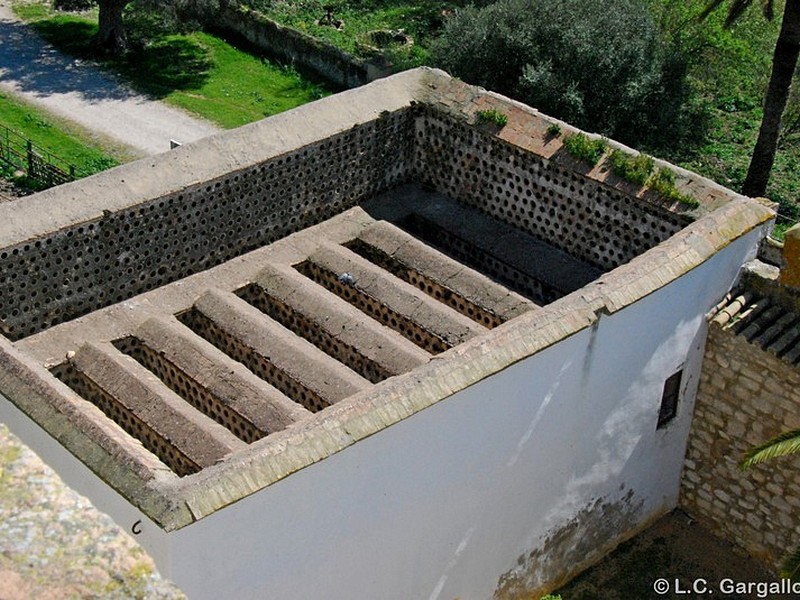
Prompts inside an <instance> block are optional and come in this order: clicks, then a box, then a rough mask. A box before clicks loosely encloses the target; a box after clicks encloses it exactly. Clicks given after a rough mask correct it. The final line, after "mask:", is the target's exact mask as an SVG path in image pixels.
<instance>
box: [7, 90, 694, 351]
mask: <svg viewBox="0 0 800 600" xmlns="http://www.w3.org/2000/svg"><path fill="white" fill-rule="evenodd" d="M412 180H416V181H421V182H423V183H426V184H429V185H431V186H432V187H435V188H436V189H437V190H439V191H440V192H442V193H444V194H447V195H449V196H451V197H453V198H455V199H457V200H460V201H462V202H465V203H467V204H469V205H471V206H474V207H476V208H478V209H480V210H482V211H484V212H486V213H487V214H489V215H491V216H492V217H495V218H497V219H500V220H502V221H504V222H506V223H509V224H511V225H513V226H515V227H519V228H520V229H522V230H524V231H526V232H529V233H531V234H533V235H535V236H537V237H539V238H540V239H542V240H545V241H547V242H548V243H550V244H552V245H553V246H556V247H558V248H561V249H562V250H565V251H567V252H569V253H570V254H572V255H573V256H575V257H576V258H579V259H581V260H583V261H585V262H587V263H590V264H592V265H594V266H597V267H599V268H601V269H603V270H610V269H613V268H614V267H616V266H618V265H620V264H623V263H625V262H627V261H628V260H630V259H631V258H633V257H634V256H636V255H638V254H640V253H641V252H643V251H645V250H647V249H649V248H651V247H653V246H655V245H657V244H658V243H660V242H661V241H663V240H665V239H667V238H668V237H670V236H671V235H672V234H674V233H675V232H677V231H678V230H680V229H681V228H682V227H683V226H684V225H685V224H686V223H687V222H688V221H687V219H686V217H681V216H679V215H676V214H673V213H670V212H669V211H667V210H663V209H660V208H658V207H656V206H653V205H649V204H647V203H645V202H643V201H639V200H636V199H631V198H629V197H628V196H626V195H625V194H623V193H621V192H619V191H617V190H614V189H612V188H610V187H608V186H605V185H603V184H600V183H598V182H596V181H594V180H591V179H589V178H587V177H585V176H584V175H582V174H580V173H574V172H572V171H570V170H569V169H567V168H565V167H563V166H559V165H557V164H555V162H550V161H548V160H546V159H544V158H541V157H539V156H537V155H535V154H533V153H531V152H527V151H524V150H522V149H520V148H517V147H515V146H512V145H511V144H509V143H507V142H505V141H502V140H499V139H497V138H496V137H494V136H493V135H491V134H489V133H486V132H482V131H480V130H479V129H476V128H475V127H473V126H470V125H468V124H467V123H466V122H465V121H463V120H456V119H454V118H452V117H450V116H447V115H446V114H444V113H442V112H440V111H437V110H436V109H434V108H431V107H429V106H426V105H421V104H417V105H414V106H412V107H410V108H407V109H402V110H398V111H395V112H393V113H387V112H385V113H383V114H382V115H381V117H380V118H379V119H376V120H374V121H372V122H370V123H367V124H363V125H358V126H355V127H353V128H352V129H350V130H349V131H347V132H345V133H341V134H339V135H336V136H332V137H330V138H328V139H326V140H324V141H321V142H318V143H314V144H311V145H308V146H305V147H303V148H301V149H299V150H295V151H292V152H288V153H286V154H283V155H281V156H278V157H275V158H273V159H270V160H268V161H266V162H263V163H261V164H258V165H256V166H253V167H250V168H248V169H245V170H240V171H238V172H231V173H229V174H228V175H226V176H224V177H220V178H218V179H215V180H212V181H207V182H203V183H201V184H197V185H195V186H192V187H189V188H185V189H183V190H181V191H180V192H176V193H172V194H168V195H164V196H161V197H158V198H155V199H153V200H150V201H147V202H144V203H140V204H137V205H135V206H131V207H130V208H127V209H124V210H120V211H118V212H115V213H109V214H107V215H106V216H104V217H103V218H101V219H99V220H96V221H93V222H85V223H82V224H80V225H75V226H73V227H71V228H68V229H64V230H60V231H57V232H54V233H52V234H50V235H48V236H46V237H43V238H40V239H36V240H31V241H29V242H26V243H23V244H19V245H17V246H14V247H9V248H4V249H2V250H0V285H2V286H3V291H4V293H3V295H2V296H0V328H2V333H3V334H4V335H6V336H7V337H9V338H11V339H19V338H22V337H25V336H28V335H31V334H34V333H36V332H38V331H41V330H43V329H47V328H48V327H50V326H52V325H54V324H57V323H60V322H63V321H67V320H70V319H73V318H75V317H77V316H80V315H83V314H86V313H88V312H91V311H93V310H96V309H98V308H101V307H103V306H107V305H110V304H114V303H117V302H120V301H122V300H125V299H127V298H130V297H132V296H134V295H136V294H140V293H142V292H145V291H148V290H151V289H154V288H156V287H159V286H161V285H164V284H167V283H170V282H172V281H175V280H176V279H179V278H181V277H185V276H187V275H190V274H192V273H196V272H199V271H202V270H205V269H208V268H209V267H212V266H215V265H217V264H220V263H222V262H225V261H227V260H230V259H231V258H233V257H235V256H238V255H241V254H243V253H245V252H247V251H250V250H253V249H255V248H257V247H260V246H263V245H265V244H268V243H270V242H272V241H274V240H276V239H279V238H281V237H284V236H286V235H288V234H289V233H292V232H294V231H298V230H301V229H303V228H305V227H308V226H310V225H313V224H316V223H319V222H321V221H323V220H325V219H327V218H329V217H331V216H333V215H335V214H337V213H339V212H341V211H343V210H345V209H347V208H350V207H352V206H354V205H355V204H357V203H358V202H360V201H362V200H365V199H367V198H369V197H371V196H373V195H375V194H376V193H378V192H381V191H384V190H387V189H389V188H391V187H394V186H396V185H398V184H401V183H405V182H408V181H412Z"/></svg>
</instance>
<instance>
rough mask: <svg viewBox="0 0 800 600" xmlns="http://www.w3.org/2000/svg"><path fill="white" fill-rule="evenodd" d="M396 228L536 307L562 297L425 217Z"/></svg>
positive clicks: (410, 218) (412, 217)
mask: <svg viewBox="0 0 800 600" xmlns="http://www.w3.org/2000/svg"><path fill="white" fill-rule="evenodd" d="M398 225H399V226H400V227H402V228H403V229H405V230H406V231H407V232H408V233H410V234H412V235H413V236H415V237H417V238H419V239H420V240H422V241H424V242H425V243H427V244H429V245H431V246H433V247H434V248H436V249H437V250H440V251H442V252H443V253H445V254H447V255H448V256H450V257H451V258H454V259H456V260H457V261H459V262H461V263H463V264H465V265H467V266H469V267H472V268H473V269H475V270H477V271H480V272H481V273H483V274H484V275H486V276H487V277H491V278H492V279H494V280H495V281H497V282H499V283H502V284H503V285H505V286H507V287H508V288H510V289H512V290H514V291H515V292H517V293H519V294H522V295H523V296H526V297H528V298H530V299H531V300H532V301H533V302H535V303H537V304H549V303H550V302H553V301H554V300H557V299H558V298H559V297H560V296H561V294H560V293H559V292H558V291H557V290H555V289H553V288H551V287H549V286H546V285H544V284H543V283H542V282H541V281H539V280H537V279H536V278H534V277H531V276H530V275H528V274H527V273H524V272H522V271H520V270H519V269H517V268H515V267H513V266H511V265H509V264H508V263H506V262H504V261H502V260H500V259H498V258H496V257H494V256H491V255H490V254H487V253H486V252H484V251H482V250H481V249H480V248H477V247H476V246H475V245H473V244H472V243H470V241H469V240H466V239H464V238H462V237H460V236H459V235H457V234H456V233H453V232H450V231H447V230H446V229H444V228H443V227H441V226H440V225H438V224H436V223H433V222H431V221H429V220H428V219H426V218H425V217H422V216H420V215H416V214H411V215H408V216H407V217H405V218H403V219H402V220H401V221H400V222H399V223H398Z"/></svg>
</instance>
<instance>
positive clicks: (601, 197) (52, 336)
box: [0, 69, 774, 600]
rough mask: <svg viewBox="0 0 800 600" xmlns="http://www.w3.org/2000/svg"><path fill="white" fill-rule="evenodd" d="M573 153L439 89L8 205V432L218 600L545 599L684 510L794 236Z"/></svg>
mask: <svg viewBox="0 0 800 600" xmlns="http://www.w3.org/2000/svg"><path fill="white" fill-rule="evenodd" d="M486 110H495V111H498V112H500V113H502V114H503V115H505V116H506V118H507V123H506V124H505V125H502V124H499V123H498V124H492V123H487V122H484V121H483V120H481V119H480V118H479V114H480V113H481V111H486ZM575 133H576V131H575V130H574V129H573V128H571V127H570V126H569V125H567V124H565V123H558V122H556V121H554V120H553V119H551V118H549V117H547V116H545V115H542V114H540V113H538V112H537V111H536V110H534V109H531V108H529V107H527V106H524V105H521V104H519V103H516V102H513V101H511V100H509V99H507V98H504V97H501V96H498V95H496V94H493V93H490V92H487V91H485V90H482V89H478V88H474V87H471V86H468V85H466V84H464V83H463V82H460V81H457V80H454V79H452V78H450V77H449V76H447V75H446V74H445V73H443V72H441V71H435V70H430V69H417V70H413V71H408V72H405V73H402V74H400V75H396V76H393V77H390V78H386V79H383V80H379V81H376V82H374V83H371V84H369V85H366V86H364V87H361V88H357V89H355V90H350V91H347V92H343V93H341V94H338V95H335V96H332V97H329V98H325V99H323V100H320V101H318V102H315V103H313V104H310V105H306V106H303V107H300V108H298V109H295V110H293V111H290V112H288V113H284V114H281V115H277V116H275V117H272V118H270V119H266V120H264V121H262V122H259V123H255V124H252V125H249V126H246V127H242V128H240V129H237V130H235V131H231V132H226V133H222V134H219V135H216V136H213V137H211V138H207V139H205V140H202V141H199V142H196V143H192V144H187V145H185V146H183V147H180V148H177V149H175V150H173V151H170V152H169V153H166V154H163V155H159V156H156V157H152V158H147V159H142V160H140V161H138V162H135V163H132V164H129V165H125V166H121V167H118V168H115V169H112V170H110V171H107V172H105V173H102V174H99V175H96V176H94V177H91V178H88V179H85V180H81V181H77V182H74V183H70V184H67V185H64V186H61V187H59V188H54V189H51V190H48V191H45V192H42V193H39V194H37V195H35V196H33V197H29V198H27V199H26V201H25V204H24V205H20V206H15V205H14V204H13V203H12V204H6V205H2V206H0V211H1V212H2V215H0V256H1V257H2V261H0V269H2V272H1V273H0V277H2V278H3V283H4V290H5V293H4V295H3V296H2V298H0V322H2V327H3V333H4V334H5V336H4V337H0V391H2V394H3V401H2V404H0V418H1V419H2V420H3V421H5V422H7V423H9V425H10V426H11V428H12V430H13V431H15V432H16V433H17V434H18V435H20V436H21V437H22V438H23V440H25V441H26V442H27V443H28V444H29V445H31V447H33V448H34V449H35V450H36V451H37V452H38V453H40V455H42V456H43V457H44V458H45V459H46V460H47V461H48V462H49V463H50V464H51V465H52V466H53V467H54V468H55V469H56V470H57V471H58V472H59V474H61V475H62V477H63V478H64V479H65V481H67V482H68V483H69V484H70V485H72V486H74V487H75V488H76V489H78V490H79V491H81V492H83V493H84V494H86V495H87V496H89V497H90V498H91V499H92V501H93V502H94V503H95V504H96V505H97V506H98V507H99V508H101V509H102V510H104V511H106V512H108V513H109V514H110V515H112V516H113V517H114V518H115V519H116V520H117V521H118V522H119V523H120V524H121V525H122V526H123V527H124V528H125V529H127V530H130V531H132V532H133V533H134V534H135V535H136V539H137V541H139V542H140V543H141V544H142V546H143V547H144V548H146V549H147V550H148V551H149V552H150V553H151V554H152V556H153V557H154V559H155V560H156V563H157V565H158V567H159V570H160V571H161V572H162V574H164V575H165V576H166V577H168V578H170V579H172V580H174V581H175V582H176V583H177V584H178V585H179V586H181V587H182V588H183V589H184V590H185V591H186V592H187V594H188V595H189V597H190V598H193V599H195V598H218V597H234V598H265V597H274V598H290V597H292V598H314V597H325V598H331V599H338V598H341V599H343V600H352V599H354V598H397V599H398V600H399V599H403V600H405V599H407V598H416V597H427V598H432V599H434V598H458V597H461V598H488V597H492V596H494V597H497V598H527V597H531V596H532V595H535V594H536V593H539V592H541V591H544V590H547V589H550V588H552V587H553V586H555V585H557V584H558V583H559V582H561V581H563V580H564V579H565V578H566V577H568V576H569V575H570V574H571V573H574V572H576V571H577V570H579V569H581V568H582V567H584V566H586V565H587V564H589V563H591V562H592V561H594V560H597V559H598V558H599V557H601V556H602V555H603V554H604V553H605V552H606V551H608V550H609V549H610V548H612V547H613V546H614V545H616V544H617V543H619V542H620V541H622V540H624V539H626V538H627V537H629V536H631V535H633V534H634V533H635V532H637V531H638V530H640V529H641V528H643V527H645V526H646V525H647V524H648V523H650V522H652V520H653V519H655V518H657V517H658V516H660V515H662V514H663V513H664V512H666V511H668V510H670V509H672V508H673V507H675V506H676V504H677V502H678V498H679V489H680V481H681V468H682V465H683V460H684V453H685V450H686V444H687V437H688V435H689V430H690V425H691V420H692V412H693V408H694V402H695V396H696V390H697V386H698V383H699V381H700V379H701V377H700V372H701V370H700V366H701V361H702V357H703V350H704V345H705V338H706V333H707V331H708V327H707V321H706V318H705V316H706V314H707V313H708V312H709V311H710V310H711V309H712V308H713V307H714V306H716V305H717V304H718V302H719V301H720V299H721V298H723V297H724V296H725V294H726V293H728V292H729V290H730V289H731V288H732V287H733V285H734V284H735V282H736V281H737V277H738V275H739V272H740V269H741V266H742V265H743V264H744V263H745V262H746V261H748V260H750V259H751V258H753V257H754V256H755V253H756V252H757V248H758V245H759V242H760V241H761V239H762V238H763V237H764V235H765V234H766V230H767V228H768V227H769V225H770V223H771V221H772V219H773V217H774V212H773V211H772V210H771V208H770V207H769V206H767V205H765V204H762V203H760V202H758V201H755V200H751V199H748V198H744V197H742V196H739V195H737V194H735V193H733V192H731V191H730V190H726V189H724V188H722V187H721V186H718V185H716V184H715V183H713V182H711V181H708V180H706V179H704V178H702V177H699V176H697V175H695V174H692V173H689V172H686V171H682V170H680V169H677V168H676V167H672V166H670V165H666V164H664V163H659V165H658V166H659V167H663V168H668V169H671V170H672V171H673V172H674V173H675V174H676V177H677V183H678V188H679V189H680V191H681V192H682V193H683V194H684V195H686V196H690V197H691V198H693V199H694V202H693V203H691V204H684V203H680V202H673V203H669V202H667V201H665V200H663V199H662V198H660V197H659V196H658V195H657V194H655V193H654V192H653V191H652V190H649V189H646V188H642V187H640V186H635V185H633V184H630V183H628V182H626V181H624V180H622V179H620V178H618V177H617V176H616V175H615V174H614V173H613V172H612V171H611V170H609V169H608V168H607V167H606V166H605V165H604V163H601V164H600V165H598V166H595V167H592V166H590V165H588V164H586V163H583V162H581V161H579V160H576V159H575V158H573V157H571V156H570V155H569V153H567V152H566V151H565V149H564V147H563V143H562V141H563V139H564V137H566V136H568V135H573V134H575ZM610 145H611V146H612V147H613V148H618V149H621V150H623V151H629V152H630V150H629V149H626V148H624V147H621V146H619V145H617V144H614V143H613V142H610ZM687 477H688V475H687Z"/></svg>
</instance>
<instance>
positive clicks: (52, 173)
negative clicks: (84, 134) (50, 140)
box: [0, 125, 84, 187]
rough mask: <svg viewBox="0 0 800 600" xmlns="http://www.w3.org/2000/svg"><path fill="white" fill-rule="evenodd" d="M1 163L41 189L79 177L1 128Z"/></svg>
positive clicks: (71, 167)
mask: <svg viewBox="0 0 800 600" xmlns="http://www.w3.org/2000/svg"><path fill="white" fill-rule="evenodd" d="M0 162H2V163H4V164H6V165H8V166H10V167H11V168H12V169H15V170H18V171H22V172H23V173H25V175H27V176H28V177H29V178H30V179H33V180H34V181H36V182H37V183H38V184H39V185H41V186H43V187H52V186H54V185H59V184H61V183H66V182H68V181H73V180H74V179H76V178H78V177H82V176H83V175H84V173H79V172H78V171H77V169H76V168H75V165H71V164H69V163H68V162H66V161H64V160H62V159H60V158H58V157H57V156H56V155H54V154H53V153H51V152H48V151H47V150H45V149H44V148H40V147H39V146H37V145H36V144H34V143H33V142H31V140H29V139H28V138H26V137H25V136H23V135H20V134H19V133H17V132H16V131H14V130H13V129H9V128H8V127H5V126H4V125H0Z"/></svg>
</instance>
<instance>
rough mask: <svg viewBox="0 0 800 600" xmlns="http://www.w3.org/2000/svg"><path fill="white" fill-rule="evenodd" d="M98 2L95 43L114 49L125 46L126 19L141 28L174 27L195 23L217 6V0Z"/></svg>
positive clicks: (123, 0) (161, 30)
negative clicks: (134, 22)
mask: <svg viewBox="0 0 800 600" xmlns="http://www.w3.org/2000/svg"><path fill="white" fill-rule="evenodd" d="M97 5H98V8H99V13H98V30H97V34H96V35H95V37H94V45H95V46H96V47H97V48H98V49H100V50H104V51H108V52H113V53H121V52H125V51H126V50H127V49H128V45H129V41H128V26H127V22H128V21H129V20H134V21H136V23H137V24H139V25H140V29H149V30H151V31H153V30H158V31H160V32H164V31H175V30H179V29H186V28H191V27H194V26H196V25H197V22H198V21H202V20H207V19H208V18H209V16H210V15H212V14H214V12H215V11H216V10H217V8H218V7H219V4H218V0H97ZM142 26H143V27H142ZM139 33H140V34H142V33H143V32H142V31H140V32H139ZM145 35H146V33H145Z"/></svg>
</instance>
